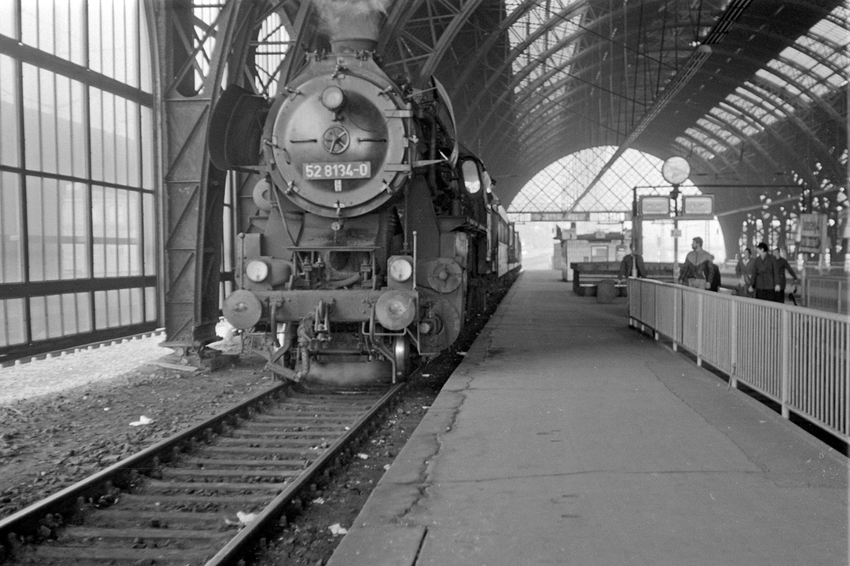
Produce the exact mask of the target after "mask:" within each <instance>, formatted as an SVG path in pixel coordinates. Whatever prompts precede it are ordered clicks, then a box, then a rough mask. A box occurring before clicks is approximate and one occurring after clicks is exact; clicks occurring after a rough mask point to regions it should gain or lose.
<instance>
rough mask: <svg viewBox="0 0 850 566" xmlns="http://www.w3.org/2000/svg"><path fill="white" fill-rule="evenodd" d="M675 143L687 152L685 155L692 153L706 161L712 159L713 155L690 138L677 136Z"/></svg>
mask: <svg viewBox="0 0 850 566" xmlns="http://www.w3.org/2000/svg"><path fill="white" fill-rule="evenodd" d="M676 143H678V144H679V145H680V146H682V147H683V148H685V149H686V150H687V153H693V154H694V155H696V156H698V157H701V158H703V159H704V160H706V161H710V160H712V159H714V154H713V153H711V152H710V151H708V150H707V149H705V148H704V147H702V146H701V145H698V144H697V143H696V142H695V141H694V140H692V139H690V138H687V137H684V136H679V137H677V138H676Z"/></svg>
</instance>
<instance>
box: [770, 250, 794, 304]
mask: <svg viewBox="0 0 850 566" xmlns="http://www.w3.org/2000/svg"><path fill="white" fill-rule="evenodd" d="M773 252H774V254H773V255H774V259H775V260H776V264H777V265H778V266H779V292H778V294H777V297H776V300H777V301H778V302H780V303H784V302H785V287H786V285H787V284H788V282H787V281H786V279H785V272H786V271H788V273H790V274H791V277H793V278H794V284H795V285H796V284H797V272H796V271H794V268H793V267H791V264H790V263H788V260H787V259H786V258H785V255H786V254H785V250H783V249H782V248H776V249H775V250H773ZM792 299H793V296H792ZM794 304H795V305H796V304H797V301H794Z"/></svg>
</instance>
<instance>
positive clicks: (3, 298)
mask: <svg viewBox="0 0 850 566" xmlns="http://www.w3.org/2000/svg"><path fill="white" fill-rule="evenodd" d="M151 72H152V70H151V53H150V49H149V35H148V30H147V21H146V18H145V13H144V6H143V2H142V0H3V1H2V2H0V362H4V361H9V360H12V359H17V358H21V357H25V356H29V355H33V354H38V353H41V352H45V351H50V350H53V349H57V348H65V347H71V346H73V345H79V344H83V343H87V342H95V341H99V340H107V339H111V338H115V337H118V336H124V335H128V334H133V333H136V332H145V331H148V330H152V329H154V328H156V326H157V310H158V309H157V308H156V305H157V297H156V268H157V266H156V253H155V251H156V233H155V226H156V223H155V217H154V214H155V205H154V162H153V147H154V140H153V95H152V92H151V91H152V86H151V85H152V77H151Z"/></svg>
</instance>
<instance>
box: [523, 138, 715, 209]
mask: <svg viewBox="0 0 850 566" xmlns="http://www.w3.org/2000/svg"><path fill="white" fill-rule="evenodd" d="M616 149H617V148H616V147H613V146H600V147H594V148H590V149H585V150H582V151H579V152H576V153H573V154H572V155H568V156H567V157H564V158H562V159H559V160H558V161H556V162H555V163H552V164H551V165H549V166H548V167H546V168H545V169H543V170H542V171H541V172H540V173H538V174H537V175H536V176H535V177H534V178H533V179H532V180H531V181H529V182H528V183H527V184H526V185H525V187H524V188H523V189H522V190H521V191H520V192H519V194H518V195H517V196H516V197H515V198H514V200H513V201H512V203H511V206H510V210H509V212H511V213H522V212H563V211H566V210H568V209H570V208H571V207H572V206H573V205H574V204H575V202H576V199H577V198H579V196H580V195H582V194H583V193H584V190H585V189H586V188H587V187H588V186H589V185H590V183H591V182H592V181H593V179H594V178H595V177H596V175H597V174H598V173H599V171H600V170H601V169H602V167H603V166H604V165H605V163H606V162H607V161H608V160H609V159H610V158H611V156H612V155H614V152H615V151H616ZM661 163H662V162H661V160H660V159H658V158H656V157H654V156H652V155H649V154H647V153H643V152H641V151H638V150H636V149H627V150H626V151H625V152H624V153H623V155H622V156H620V158H619V159H618V160H617V161H616V162H615V163H614V165H613V166H612V167H611V168H610V169H609V170H608V171H607V172H606V173H605V175H603V176H602V179H600V181H599V182H598V183H597V184H596V186H594V188H593V189H592V190H591V191H590V193H588V194H587V195H585V196H584V197H583V198H582V199H581V201H580V202H579V204H578V205H577V206H576V208H575V211H576V212H592V213H597V212H618V213H628V214H630V213H631V210H632V198H633V187H636V186H663V187H669V185H668V184H667V183H666V182H665V181H664V178H663V177H662V176H661ZM682 190H683V192H684V193H685V194H698V193H699V191H698V190H696V189H695V187H694V186H693V183H691V182H690V181H686V182H685V183H683V185H682Z"/></svg>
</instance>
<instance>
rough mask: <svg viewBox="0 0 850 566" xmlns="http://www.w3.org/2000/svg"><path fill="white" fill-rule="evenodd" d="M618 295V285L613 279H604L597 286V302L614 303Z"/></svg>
mask: <svg viewBox="0 0 850 566" xmlns="http://www.w3.org/2000/svg"><path fill="white" fill-rule="evenodd" d="M616 296H617V287H616V285H615V284H614V281H613V280H612V279H603V280H602V281H600V282H599V284H598V285H597V286H596V302H597V303H613V302H614V297H616Z"/></svg>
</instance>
